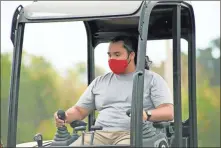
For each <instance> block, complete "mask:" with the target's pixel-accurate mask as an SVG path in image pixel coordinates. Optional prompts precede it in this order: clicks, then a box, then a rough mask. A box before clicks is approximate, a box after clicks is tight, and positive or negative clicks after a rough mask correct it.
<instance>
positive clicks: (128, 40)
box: [111, 35, 138, 53]
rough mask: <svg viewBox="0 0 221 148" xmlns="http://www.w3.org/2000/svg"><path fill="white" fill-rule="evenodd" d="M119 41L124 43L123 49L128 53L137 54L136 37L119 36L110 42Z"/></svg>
mask: <svg viewBox="0 0 221 148" xmlns="http://www.w3.org/2000/svg"><path fill="white" fill-rule="evenodd" d="M119 41H123V42H124V45H123V46H124V48H125V49H127V51H128V53H130V52H135V53H137V48H138V47H137V46H138V40H137V38H136V37H133V36H123V35H121V36H116V37H114V38H113V39H112V40H111V42H112V43H115V42H119Z"/></svg>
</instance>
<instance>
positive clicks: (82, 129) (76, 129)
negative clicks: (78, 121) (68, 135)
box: [75, 126, 86, 145]
mask: <svg viewBox="0 0 221 148" xmlns="http://www.w3.org/2000/svg"><path fill="white" fill-rule="evenodd" d="M85 130H86V126H79V127H75V131H76V132H78V131H82V135H81V136H82V141H81V144H82V145H84V135H85Z"/></svg>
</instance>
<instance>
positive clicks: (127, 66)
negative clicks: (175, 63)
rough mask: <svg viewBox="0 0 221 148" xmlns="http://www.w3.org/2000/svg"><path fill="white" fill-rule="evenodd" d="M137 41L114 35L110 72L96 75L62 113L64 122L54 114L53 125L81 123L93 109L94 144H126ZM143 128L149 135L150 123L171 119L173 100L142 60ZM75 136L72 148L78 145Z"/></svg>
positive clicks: (152, 129) (78, 142)
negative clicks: (95, 115) (98, 127)
mask: <svg viewBox="0 0 221 148" xmlns="http://www.w3.org/2000/svg"><path fill="white" fill-rule="evenodd" d="M137 45H138V41H137V38H136V37H131V36H117V37H115V38H114V39H112V40H111V41H110V44H109V48H108V52H107V54H108V56H109V58H108V63H109V67H110V69H111V71H112V72H109V73H107V74H104V75H102V76H98V77H97V78H95V79H94V80H93V81H92V82H91V83H90V85H89V86H88V87H87V89H86V90H85V92H84V93H83V94H82V96H81V97H80V99H79V101H78V102H77V103H76V104H75V105H74V106H72V107H70V108H69V109H68V110H67V111H66V112H65V114H66V119H65V121H63V120H60V119H59V118H58V116H57V113H55V114H54V118H55V121H56V126H57V127H60V126H62V125H64V124H65V123H71V122H72V121H74V120H83V119H84V118H85V117H87V116H88V115H89V113H90V112H91V111H93V110H97V111H98V112H99V114H98V117H97V119H96V122H95V126H102V127H103V129H102V130H99V131H96V132H95V135H94V145H117V144H130V120H131V119H130V117H129V116H128V115H127V114H126V112H127V110H128V109H130V108H131V101H132V88H133V74H134V73H135V72H136V58H137V54H136V53H137V48H138V46H137ZM143 95H144V100H143V107H144V109H143V125H145V126H146V127H148V128H149V131H152V132H150V134H152V135H153V133H155V134H156V133H157V132H155V131H156V130H157V129H156V128H154V127H153V124H152V123H153V122H157V121H172V120H173V113H174V109H173V99H172V95H171V92H170V90H169V87H168V85H167V83H166V81H165V80H164V79H163V78H162V77H161V76H160V75H159V74H157V73H155V72H153V71H151V70H149V64H148V61H146V66H145V75H144V94H143ZM90 138H91V137H90V134H87V133H86V134H85V137H84V142H85V145H89V144H90ZM81 139H82V138H81V137H79V138H78V139H77V140H76V141H75V142H74V143H73V144H71V145H73V146H79V145H81Z"/></svg>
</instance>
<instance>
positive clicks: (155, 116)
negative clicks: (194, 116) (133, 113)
mask: <svg viewBox="0 0 221 148" xmlns="http://www.w3.org/2000/svg"><path fill="white" fill-rule="evenodd" d="M173 112H174V111H173V106H172V105H166V106H162V107H159V108H156V109H153V110H151V114H152V115H151V117H150V119H149V121H172V120H173V118H174V117H173Z"/></svg>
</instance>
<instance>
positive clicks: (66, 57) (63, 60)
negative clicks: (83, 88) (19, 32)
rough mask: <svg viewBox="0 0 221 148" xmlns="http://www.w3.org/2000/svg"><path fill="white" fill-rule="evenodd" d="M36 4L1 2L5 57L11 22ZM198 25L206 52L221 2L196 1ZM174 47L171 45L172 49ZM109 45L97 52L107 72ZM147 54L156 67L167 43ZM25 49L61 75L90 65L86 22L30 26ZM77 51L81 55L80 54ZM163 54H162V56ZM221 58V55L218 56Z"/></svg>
mask: <svg viewBox="0 0 221 148" xmlns="http://www.w3.org/2000/svg"><path fill="white" fill-rule="evenodd" d="M31 3H32V1H1V53H4V52H12V51H13V46H12V43H11V40H10V31H11V30H10V29H11V20H12V16H13V13H14V10H15V9H16V7H17V6H18V5H20V4H21V5H23V6H26V5H28V4H31ZM191 3H192V5H193V8H194V12H195V19H196V20H195V21H196V47H197V49H198V48H205V47H207V46H209V41H210V40H212V39H214V38H216V37H219V36H220V1H192V2H191ZM181 45H182V47H181V50H182V51H184V52H186V51H187V43H186V42H185V41H181ZM170 46H171V45H170ZM107 48H108V44H100V45H99V46H97V47H96V49H95V58H96V60H95V64H96V65H99V66H101V67H103V68H105V69H106V70H107V71H108V70H109V68H108V63H107V54H106V52H107ZM147 48H148V51H147V54H148V55H149V57H150V58H151V60H152V61H153V62H155V63H156V64H157V63H158V64H159V63H160V62H161V61H162V60H165V59H166V58H167V54H166V44H165V42H164V41H157V42H156V41H154V42H150V43H149V42H148V44H147ZM23 49H24V51H25V52H27V53H29V54H34V55H40V56H44V57H45V58H46V59H47V60H48V61H49V62H51V63H52V64H53V65H54V66H55V67H56V69H57V70H58V71H60V72H64V71H65V70H66V69H67V68H69V67H71V66H73V65H74V64H75V63H77V62H79V61H84V62H85V61H86V55H87V52H86V49H87V40H86V32H85V28H84V26H83V23H82V22H68V23H47V24H27V25H26V27H25V36H24V44H23ZM76 51H77V52H76ZM159 53H160V54H159ZM214 54H216V55H218V54H219V55H220V53H219V52H214Z"/></svg>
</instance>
